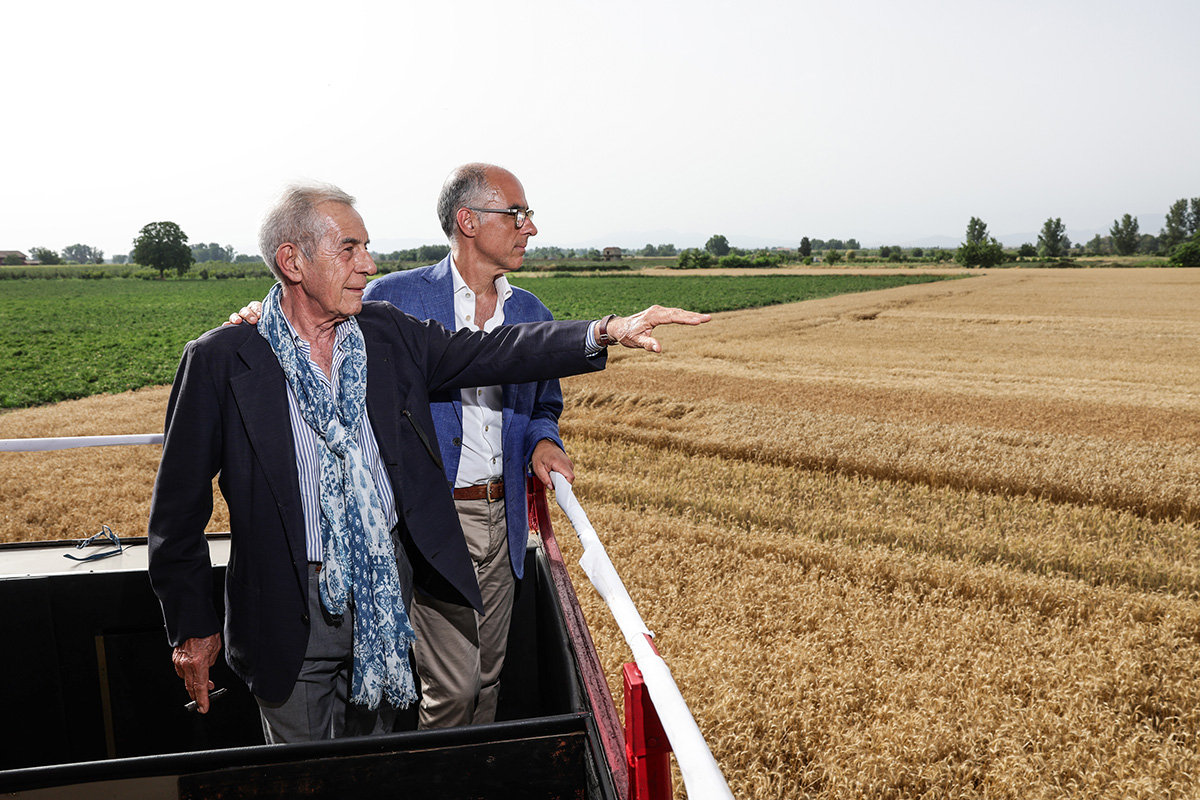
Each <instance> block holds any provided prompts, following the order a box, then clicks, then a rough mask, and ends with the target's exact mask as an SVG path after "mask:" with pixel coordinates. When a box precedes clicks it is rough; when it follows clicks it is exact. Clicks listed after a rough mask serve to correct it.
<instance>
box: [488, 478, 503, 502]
mask: <svg viewBox="0 0 1200 800" xmlns="http://www.w3.org/2000/svg"><path fill="white" fill-rule="evenodd" d="M484 485H485V486H486V487H487V489H485V490H484V491H485V494H484V499H485V500H487V501H488V504H489V505H491V504H492V503H494V502H495V501H496V500H499V499H500V498H499V497H497V498H495V500H493V499H492V487H493V486H499V487H500V488H501V489H503V488H504V479H503V478H488V479H487V483H486V484H484Z"/></svg>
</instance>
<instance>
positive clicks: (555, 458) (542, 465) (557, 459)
mask: <svg viewBox="0 0 1200 800" xmlns="http://www.w3.org/2000/svg"><path fill="white" fill-rule="evenodd" d="M529 460H530V463H531V464H532V465H533V474H534V475H536V476H537V477H538V480H540V481H541V482H542V483H543V484H544V485H545V486H546V488H547V489H551V488H553V485H552V484H551V482H550V473H551V472H557V473H558V474H559V475H562V476H563V477H564V478H566V479H567V483H574V482H575V462H573V461H571V459H570V458H569V457H568V456H567V454H566V453H564V452H563V451H562V448H560V447H559V446H558V445H557V444H555V443H554V442H552V441H550V440H549V439H542V440H541V441H540V442H538V443H537V444H536V445H535V446H534V448H533V457H532V458H530V459H529Z"/></svg>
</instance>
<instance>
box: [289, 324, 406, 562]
mask: <svg viewBox="0 0 1200 800" xmlns="http://www.w3.org/2000/svg"><path fill="white" fill-rule="evenodd" d="M284 319H286V317H285V318H284ZM335 331H336V335H337V339H336V341H335V344H334V348H333V374H334V375H337V374H338V372H339V370H340V369H341V366H342V362H343V361H345V360H346V348H345V344H344V341H345V338H346V334H347V333H348V329H347V328H346V327H345V326H343V325H338V326H337V328H336V329H335ZM288 332H289V333H290V334H291V335H292V340H293V341H294V342H295V344H296V349H297V350H299V351H300V353H301V354H302V355H303V356H304V357H305V358H306V359H308V362H309V363H310V364H311V365H312V368H313V373H314V374H315V375H317V377H318V379H319V380H320V381H321V383H322V384H323V385H324V386H325V388H326V389H327V390H328V391H329V393H330V394H331V395H332V396H333V397H334V398H335V399H336V398H337V392H338V388H337V383H335V382H332V381H330V380H329V378H328V377H326V375H325V371H324V370H322V369H321V368H320V367H318V366H317V365H316V363H315V362H314V361H313V360H312V347H311V346H310V345H309V343H308V342H306V341H304V340H303V339H301V338H300V336H299V335H297V333H296V330H295V328H293V327H292V323H291V322H290V321H289V322H288ZM287 390H288V391H287V395H288V411H289V412H290V415H291V423H292V439H293V441H295V443H296V471H297V473H298V477H299V478H300V506H301V508H303V510H304V541H305V547H306V548H307V550H308V560H309V561H322V560H323V558H322V552H323V550H322V545H321V521H320V520H321V453H322V452H323V451H324V450H325V445H324V443H323V442H322V440H321V439H320V438H319V437H318V436H317V434H316V432H315V431H314V430H313V429H312V428H310V427H308V423H306V422H305V421H304V417H303V416H301V414H300V405H299V403H298V402H297V401H296V392H295V391H294V390H293V389H292V385H291V383H288V385H287ZM355 440H356V441H357V442H358V446H359V447H361V448H362V450H363V455H364V456H365V457H366V461H367V466H368V467H369V468H370V470H371V475H373V476H374V478H375V488H376V490H377V491H378V492H379V500H380V502H381V503H382V504H383V510H384V513H386V514H387V524H388V530H391V529H392V528H394V527H396V522H397V520H398V517H397V515H396V496H395V494H394V493H393V492H392V482H391V481H390V480H389V479H388V476H387V471H386V470H385V469H384V468H383V461H382V459H380V457H379V443H378V442H376V441H375V431H374V430H373V429H372V428H371V424H370V419H369V418H368V416H367V414H366V412H364V413H363V415H362V420H361V422H360V423H359V425H358V430H357V431H355Z"/></svg>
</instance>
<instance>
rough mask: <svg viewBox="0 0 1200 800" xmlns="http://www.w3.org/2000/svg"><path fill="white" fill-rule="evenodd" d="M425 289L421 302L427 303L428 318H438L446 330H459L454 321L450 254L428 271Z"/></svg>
mask: <svg viewBox="0 0 1200 800" xmlns="http://www.w3.org/2000/svg"><path fill="white" fill-rule="evenodd" d="M424 277H425V281H426V284H427V285H426V287H425V291H423V292H422V293H421V302H422V303H424V304H425V312H426V313H427V314H428V315H429V316H428V319H436V320H437V321H438V322H440V323H442V325H443V326H445V328H446V330H448V331H453V330H457V328H456V326H455V321H454V278H453V276H452V275H451V274H450V256H446V257H445V258H443V259H442V260H441V261H439V262H438V263H437V264H435V265H434V266H433V269H431V270H429V272H428V273H426V275H425V276H424Z"/></svg>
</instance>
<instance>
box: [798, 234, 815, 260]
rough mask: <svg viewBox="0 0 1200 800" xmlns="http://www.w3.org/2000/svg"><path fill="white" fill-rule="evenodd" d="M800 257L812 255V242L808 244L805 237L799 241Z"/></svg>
mask: <svg viewBox="0 0 1200 800" xmlns="http://www.w3.org/2000/svg"><path fill="white" fill-rule="evenodd" d="M800 255H802V256H811V255H812V242H810V241H809V240H808V237H807V236H805V237H804V238H802V239H801V240H800Z"/></svg>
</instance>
